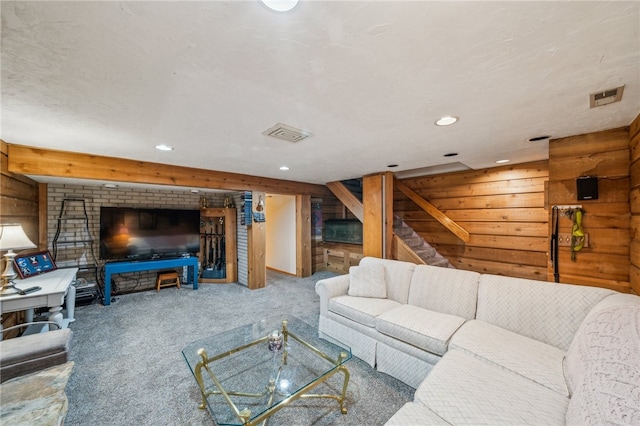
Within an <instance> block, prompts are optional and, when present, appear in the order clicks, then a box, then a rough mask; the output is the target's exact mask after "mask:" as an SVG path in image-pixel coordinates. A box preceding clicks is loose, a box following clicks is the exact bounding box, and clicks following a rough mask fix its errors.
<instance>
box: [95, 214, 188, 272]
mask: <svg viewBox="0 0 640 426" xmlns="http://www.w3.org/2000/svg"><path fill="white" fill-rule="evenodd" d="M199 251H200V211H199V210H179V209H144V208H129V207H101V208H100V259H104V260H141V259H156V258H157V259H161V258H169V257H180V256H182V255H183V254H186V253H188V254H190V255H195V254H197V253H198V252H199Z"/></svg>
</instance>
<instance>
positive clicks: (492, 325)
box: [316, 257, 640, 426]
mask: <svg viewBox="0 0 640 426" xmlns="http://www.w3.org/2000/svg"><path fill="white" fill-rule="evenodd" d="M316 292H317V293H318V295H319V296H320V322H319V334H320V337H322V338H325V339H327V340H330V341H333V342H335V343H337V344H341V345H345V346H349V347H351V350H352V353H353V354H354V355H355V356H357V357H359V358H361V359H362V360H364V361H366V362H367V363H369V364H370V365H371V366H372V367H375V368H376V369H377V370H378V371H380V372H383V373H386V374H389V375H391V376H393V377H395V378H397V379H399V380H401V381H403V382H405V383H407V384H408V385H410V386H412V387H414V388H416V392H415V396H414V401H413V402H410V403H407V404H406V405H405V406H404V407H402V408H401V409H400V410H399V411H398V412H397V413H396V414H395V415H394V416H393V417H392V418H391V419H389V421H388V423H387V425H390V426H396V425H403V426H406V425H424V424H442V425H446V424H491V425H494V424H495V425H497V424H509V425H514V424H518V425H520V424H534V425H539V424H545V425H553V424H576V425H583V424H604V423H607V424H620V425H626V424H628V425H639V424H640V298H639V297H638V296H634V295H629V294H621V293H617V292H615V291H611V290H607V289H602V288H596V287H586V286H577V285H568V284H556V283H548V282H542V281H534V280H527V279H520V278H510V277H503V276H497V275H489V274H479V273H476V272H470V271H463V270H456V269H450V268H439V267H434V266H428V265H414V264H412V263H407V262H400V261H395V260H383V259H376V258H371V257H365V258H364V259H362V260H361V261H360V265H359V266H357V267H352V268H351V269H350V272H349V274H347V275H342V276H337V277H332V278H328V279H325V280H320V281H318V282H317V283H316Z"/></svg>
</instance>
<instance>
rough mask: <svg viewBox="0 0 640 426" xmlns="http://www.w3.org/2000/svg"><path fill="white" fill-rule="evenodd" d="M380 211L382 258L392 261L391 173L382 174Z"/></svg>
mask: <svg viewBox="0 0 640 426" xmlns="http://www.w3.org/2000/svg"><path fill="white" fill-rule="evenodd" d="M382 209H383V212H384V213H383V217H384V223H383V230H382V232H383V233H384V248H383V253H384V258H385V259H393V258H394V257H393V173H392V172H384V173H382Z"/></svg>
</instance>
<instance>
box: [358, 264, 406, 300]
mask: <svg viewBox="0 0 640 426" xmlns="http://www.w3.org/2000/svg"><path fill="white" fill-rule="evenodd" d="M373 264H382V265H383V266H384V273H385V279H384V280H385V282H386V283H387V298H388V299H391V300H395V301H396V302H399V303H402V304H406V303H407V296H408V295H409V283H410V281H411V275H412V274H413V269H414V268H415V267H416V265H415V264H413V263H409V262H401V261H399V260H391V259H378V258H377V257H363V258H362V259H361V260H360V263H359V265H358V266H359V267H360V268H367V267H369V266H371V265H373Z"/></svg>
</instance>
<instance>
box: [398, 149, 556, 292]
mask: <svg viewBox="0 0 640 426" xmlns="http://www.w3.org/2000/svg"><path fill="white" fill-rule="evenodd" d="M548 174H549V171H548V163H547V161H541V162H534V163H527V164H518V165H513V166H503V167H495V168H490V169H484V170H474V171H464V172H455V173H448V174H443V175H435V176H423V177H417V178H410V179H403V180H402V182H403V183H404V184H405V185H407V186H408V187H410V188H411V189H413V190H414V191H416V192H417V193H418V194H420V196H421V197H422V198H424V199H426V200H428V201H429V202H431V203H432V204H433V205H434V206H435V207H437V208H438V209H439V210H441V211H442V212H444V213H445V214H447V216H449V217H450V218H451V219H452V220H454V221H455V222H456V223H458V224H459V225H461V226H462V227H463V228H464V229H466V230H467V231H468V232H469V234H470V238H469V242H468V243H464V242H463V241H461V240H460V239H459V238H457V237H455V236H454V235H453V234H452V233H450V232H449V231H447V230H446V229H445V228H444V227H443V226H442V225H441V224H440V223H438V222H437V221H435V220H434V219H433V218H431V217H430V216H429V215H427V214H426V213H425V212H424V211H422V210H420V209H419V208H418V207H417V206H416V204H415V203H413V202H412V201H410V200H409V199H408V198H407V197H405V196H404V195H403V194H402V193H400V192H399V191H395V193H394V213H395V214H396V215H397V216H400V217H401V218H402V219H403V220H404V221H405V222H407V224H408V225H409V226H411V227H412V228H413V229H414V230H415V231H416V232H417V233H418V234H420V235H421V236H422V237H423V238H424V239H425V240H426V241H427V242H428V243H429V244H431V245H432V246H434V247H435V248H436V249H437V250H438V251H439V252H440V253H441V254H442V255H443V256H445V257H447V258H448V259H449V261H450V262H451V263H452V264H453V265H454V266H455V267H456V268H459V269H466V270H471V271H477V272H481V273H490V274H500V275H507V276H512V277H521V278H530V279H536V280H546V279H547V251H548V248H549V236H548V235H547V230H548V228H547V221H548V214H547V211H546V210H545V182H546V181H547V179H548Z"/></svg>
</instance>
